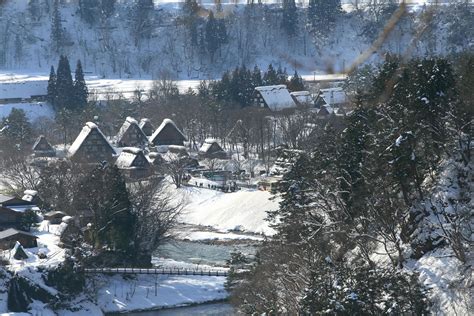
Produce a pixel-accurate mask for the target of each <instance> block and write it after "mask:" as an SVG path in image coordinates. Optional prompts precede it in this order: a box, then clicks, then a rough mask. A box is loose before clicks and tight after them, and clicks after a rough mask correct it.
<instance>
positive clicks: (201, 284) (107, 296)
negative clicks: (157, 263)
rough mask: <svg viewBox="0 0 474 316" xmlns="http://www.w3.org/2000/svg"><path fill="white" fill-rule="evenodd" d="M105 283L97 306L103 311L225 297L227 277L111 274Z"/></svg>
mask: <svg viewBox="0 0 474 316" xmlns="http://www.w3.org/2000/svg"><path fill="white" fill-rule="evenodd" d="M99 282H103V286H101V287H100V290H99V293H98V305H99V306H100V308H101V309H102V310H103V311H104V312H122V311H130V310H143V309H159V308H166V307H168V308H169V307H174V306H183V305H190V304H196V303H204V302H209V301H216V300H223V299H225V298H227V296H228V293H227V291H225V289H224V283H225V277H209V276H164V275H161V276H151V275H139V276H137V277H134V278H133V279H127V280H125V279H124V278H123V277H122V276H118V275H117V276H112V277H107V278H103V279H102V280H99Z"/></svg>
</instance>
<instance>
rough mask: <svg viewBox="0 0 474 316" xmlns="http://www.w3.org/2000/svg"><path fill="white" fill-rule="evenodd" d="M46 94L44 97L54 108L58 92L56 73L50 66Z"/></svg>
mask: <svg viewBox="0 0 474 316" xmlns="http://www.w3.org/2000/svg"><path fill="white" fill-rule="evenodd" d="M47 90H48V94H47V96H46V98H47V100H48V102H49V103H51V105H52V106H53V107H54V106H56V99H57V97H58V91H57V88H56V73H55V71H54V66H51V71H50V72H49V80H48V89H47Z"/></svg>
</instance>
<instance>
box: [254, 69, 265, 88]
mask: <svg viewBox="0 0 474 316" xmlns="http://www.w3.org/2000/svg"><path fill="white" fill-rule="evenodd" d="M252 85H253V87H254V88H255V87H259V86H262V85H263V79H262V72H261V71H260V68H258V66H257V65H255V67H254V68H253V72H252Z"/></svg>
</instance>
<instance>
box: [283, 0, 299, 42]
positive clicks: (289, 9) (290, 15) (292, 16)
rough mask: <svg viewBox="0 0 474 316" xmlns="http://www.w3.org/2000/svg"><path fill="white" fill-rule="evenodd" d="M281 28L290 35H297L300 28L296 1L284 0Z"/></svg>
mask: <svg viewBox="0 0 474 316" xmlns="http://www.w3.org/2000/svg"><path fill="white" fill-rule="evenodd" d="M281 26H282V27H283V29H284V30H285V31H286V33H287V34H288V35H295V34H296V30H297V27H298V13H297V11H296V4H295V0H283V17H282V21H281Z"/></svg>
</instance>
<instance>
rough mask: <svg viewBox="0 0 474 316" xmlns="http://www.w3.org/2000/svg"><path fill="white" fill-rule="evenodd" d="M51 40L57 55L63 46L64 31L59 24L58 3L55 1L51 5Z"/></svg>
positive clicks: (60, 23)
mask: <svg viewBox="0 0 474 316" xmlns="http://www.w3.org/2000/svg"><path fill="white" fill-rule="evenodd" d="M51 40H52V42H53V48H54V50H55V51H56V53H59V52H60V51H61V49H62V48H63V46H64V29H63V25H62V22H61V13H60V12H59V1H58V0H55V1H54V4H53V18H52V25H51Z"/></svg>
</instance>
